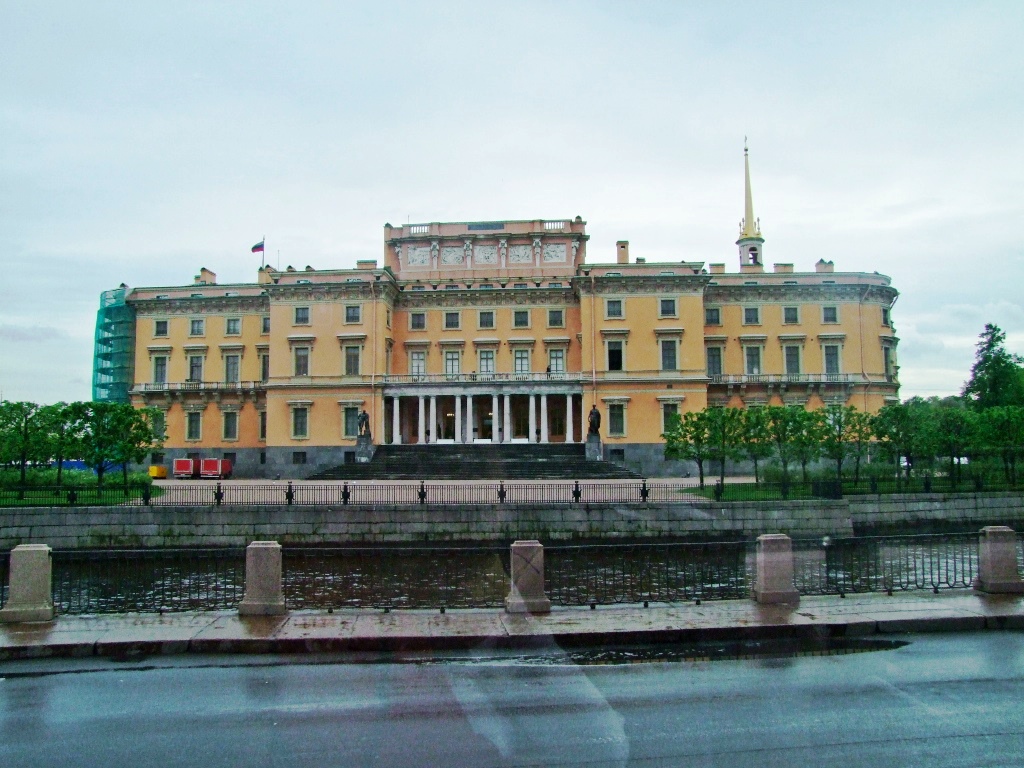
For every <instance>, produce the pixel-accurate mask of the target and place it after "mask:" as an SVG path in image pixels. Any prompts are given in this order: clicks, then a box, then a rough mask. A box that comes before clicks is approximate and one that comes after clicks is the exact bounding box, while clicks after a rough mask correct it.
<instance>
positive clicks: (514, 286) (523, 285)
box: [512, 283, 529, 288]
mask: <svg viewBox="0 0 1024 768" xmlns="http://www.w3.org/2000/svg"><path fill="white" fill-rule="evenodd" d="M512 287H513V288H528V287H529V286H528V285H527V284H526V283H513V284H512Z"/></svg>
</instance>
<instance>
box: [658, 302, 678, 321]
mask: <svg viewBox="0 0 1024 768" xmlns="http://www.w3.org/2000/svg"><path fill="white" fill-rule="evenodd" d="M658 316H659V317H675V316H676V300H675V299H661V300H660V301H659V302H658Z"/></svg>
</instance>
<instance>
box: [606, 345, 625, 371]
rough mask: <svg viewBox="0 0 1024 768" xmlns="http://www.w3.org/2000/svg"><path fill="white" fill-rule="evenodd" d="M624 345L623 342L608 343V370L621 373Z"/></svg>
mask: <svg viewBox="0 0 1024 768" xmlns="http://www.w3.org/2000/svg"><path fill="white" fill-rule="evenodd" d="M622 345H623V342H621V341H609V342H608V370H609V371H621V370H623V368H622V358H623V354H622Z"/></svg>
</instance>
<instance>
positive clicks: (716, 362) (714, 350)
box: [707, 347, 722, 376]
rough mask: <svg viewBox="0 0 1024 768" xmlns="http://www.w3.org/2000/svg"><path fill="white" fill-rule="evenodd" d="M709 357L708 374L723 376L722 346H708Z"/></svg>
mask: <svg viewBox="0 0 1024 768" xmlns="http://www.w3.org/2000/svg"><path fill="white" fill-rule="evenodd" d="M707 359H708V376H721V375H722V348H721V347H708V348H707Z"/></svg>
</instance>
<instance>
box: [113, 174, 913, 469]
mask: <svg viewBox="0 0 1024 768" xmlns="http://www.w3.org/2000/svg"><path fill="white" fill-rule="evenodd" d="M744 163H745V173H746V179H745V181H746V184H745V191H746V199H745V217H744V219H743V222H742V223H741V231H740V237H739V239H738V240H737V241H736V245H737V247H738V255H739V264H738V271H729V272H727V271H726V266H725V265H724V264H708V265H707V266H705V264H704V263H703V262H693V261H673V262H662V263H651V262H646V261H645V259H644V258H642V257H637V258H632V257H631V256H630V253H629V244H628V243H627V242H625V241H620V242H619V243H617V245H616V248H617V253H616V261H615V262H614V263H588V262H587V258H586V257H587V241H588V235H587V233H586V222H584V221H583V220H582V219H581V218H580V217H576V218H575V219H555V220H551V219H537V220H532V221H480V222H460V223H436V222H435V223H429V224H412V225H406V226H402V227H393V226H391V225H390V224H386V225H385V226H384V253H383V256H382V258H381V259H379V260H376V259H367V260H365V261H363V260H361V261H357V262H356V265H355V268H354V269H336V270H335V269H326V270H324V269H313V268H312V267H305V268H304V269H299V270H297V269H294V268H292V267H288V268H287V269H286V270H284V271H279V270H276V269H273V268H271V267H269V266H265V267H262V268H261V269H260V270H259V272H258V279H257V282H256V283H247V284H235V285H223V284H218V283H217V280H216V276H215V275H214V273H212V272H210V271H208V270H206V269H203V270H201V271H200V274H199V275H198V276H196V278H195V280H194V282H193V283H192V284H189V285H183V286H175V287H156V288H134V289H128V288H125V287H123V286H122V287H121V288H119V289H116V290H114V291H108V292H106V293H104V295H103V297H102V300H101V309H100V312H99V315H98V320H97V329H96V355H95V368H94V377H93V379H94V383H93V397H94V399H98V400H101V399H113V400H130V401H131V402H132V403H134V404H136V405H138V406H149V407H153V408H157V409H159V410H160V411H161V412H162V413H163V416H164V425H165V426H164V428H165V434H166V439H165V443H164V449H163V450H162V451H161V453H160V455H157V456H155V457H154V459H155V460H156V462H157V463H161V462H163V463H167V464H170V461H171V460H172V459H173V458H176V457H180V456H181V457H183V456H192V457H216V458H228V459H231V460H232V461H233V462H234V464H235V468H236V469H235V474H236V476H249V477H274V476H278V475H280V476H283V477H307V476H309V475H311V474H314V473H315V472H317V471H320V470H323V469H327V468H330V467H333V466H337V465H339V464H342V463H346V462H351V461H353V460H354V457H355V450H356V448H355V446H356V436H357V432H358V430H359V417H360V414H361V413H362V412H363V411H365V412H366V414H367V416H368V418H369V427H370V431H371V432H372V438H373V442H374V443H376V444H378V445H379V444H392V443H394V444H421V445H430V444H437V445H440V444H444V443H463V444H476V443H488V444H490V443H509V442H513V443H515V442H518V443H530V442H532V443H580V442H583V441H584V440H585V439H586V432H587V424H588V413H589V411H590V409H591V408H592V407H594V406H596V408H597V410H598V412H599V413H600V414H601V417H602V421H601V430H600V431H601V441H602V450H603V454H604V458H605V459H607V460H611V461H618V462H624V463H625V464H626V465H627V466H629V467H631V468H633V469H635V470H637V471H640V472H642V473H644V474H647V475H660V474H678V473H679V472H680V471H681V469H682V467H681V466H680V465H679V464H678V463H676V462H673V463H666V462H665V461H664V460H663V458H662V452H663V447H664V441H663V439H662V437H661V433H662V431H663V429H664V425H665V422H666V419H667V417H668V415H669V414H671V413H676V412H684V411H693V410H700V409H703V408H705V407H707V406H709V405H729V406H734V407H752V406H758V405H766V404H776V405H778V404H794V405H801V406H804V407H807V408H817V407H821V406H822V405H824V404H827V403H832V402H837V403H845V404H850V405H853V406H856V407H857V408H858V409H860V410H866V411H869V412H873V411H876V410H878V409H879V408H880V407H881V406H882V405H883V404H884V403H886V402H887V401H891V400H895V399H896V398H897V393H898V383H897V378H896V372H897V368H896V343H897V339H896V337H895V335H894V332H893V327H892V318H891V309H892V305H893V303H894V302H895V300H896V297H897V292H896V290H895V289H894V288H892V287H891V285H890V282H891V281H890V279H889V278H888V277H885V276H883V275H880V274H878V273H871V274H866V273H849V272H837V271H835V270H834V267H833V264H832V263H831V262H827V261H824V260H822V261H819V262H818V263H817V264H816V265H815V267H814V271H812V272H797V271H795V270H794V268H793V265H792V264H785V263H775V264H774V265H773V267H772V268H771V270H768V269H766V267H765V263H764V238H763V237H762V236H761V232H760V228H759V224H758V221H757V220H756V219H755V218H754V214H753V203H752V197H751V193H750V174H749V164H748V162H747V159H746V155H745V157H744Z"/></svg>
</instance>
